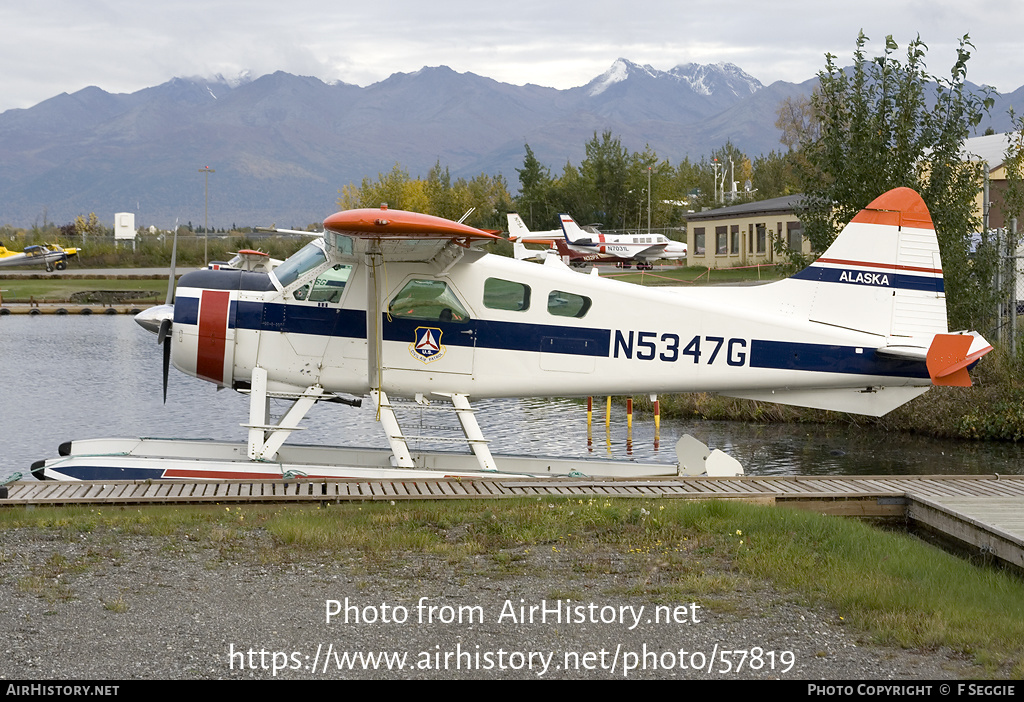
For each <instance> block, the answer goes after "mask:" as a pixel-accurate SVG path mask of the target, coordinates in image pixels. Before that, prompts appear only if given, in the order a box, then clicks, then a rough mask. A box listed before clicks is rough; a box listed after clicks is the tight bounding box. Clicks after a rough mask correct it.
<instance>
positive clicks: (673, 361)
mask: <svg viewBox="0 0 1024 702" xmlns="http://www.w3.org/2000/svg"><path fill="white" fill-rule="evenodd" d="M324 228H325V232H324V234H323V236H322V237H320V238H318V239H315V240H313V241H311V242H310V243H308V244H307V245H306V246H305V247H304V248H302V249H301V250H300V251H298V252H297V253H296V254H294V255H293V256H291V257H290V258H289V259H287V260H286V261H285V262H284V263H282V264H281V265H279V266H277V267H276V268H274V270H273V271H271V272H269V273H261V272H251V271H245V270H230V269H227V270H210V269H206V270H199V271H193V272H189V273H187V274H185V275H184V276H182V277H181V279H180V280H179V282H178V286H177V291H176V295H175V298H174V301H173V304H169V305H164V306H161V307H154V308H151V309H150V310H147V311H145V312H143V313H142V314H140V315H139V316H138V317H137V320H138V322H139V323H140V324H141V325H143V326H144V327H146V328H147V329H149V330H151V331H154V332H156V333H157V335H158V341H159V343H161V344H162V345H163V348H164V376H163V377H164V387H165V392H166V383H167V366H168V363H172V364H173V365H174V367H175V368H177V369H178V370H180V371H182V372H184V373H187V374H189V375H194V376H196V377H199V378H202V379H205V380H207V381H209V382H211V383H214V384H216V385H217V386H218V387H228V388H232V389H234V390H237V391H240V392H243V393H248V394H249V417H248V422H247V423H246V424H244V425H243V426H244V427H246V429H247V430H248V439H247V441H246V442H244V443H226V442H214V441H190V440H180V439H138V438H129V439H92V440H85V441H72V442H69V443H67V444H64V445H62V446H61V448H60V451H59V453H60V454H61V455H60V457H59V458H53V459H48V460H45V461H39V462H37V463H36V464H35V465H34V466H33V473H34V474H35V475H36V476H37V477H41V478H48V479H57V480H61V479H63V480H83V479H108V480H109V479H116V478H126V479H138V478H141V479H145V478H211V479H216V478H248V477H281V476H282V475H284V476H290V475H307V476H311V477H339V478H358V477H368V478H369V477H372V478H384V479H387V478H395V479H399V480H401V479H417V478H422V477H435V478H436V477H438V476H467V477H473V476H489V477H493V476H495V475H496V474H497V475H506V474H511V473H515V474H525V475H536V476H540V475H544V476H549V475H568V474H579V473H582V474H585V475H591V476H603V475H616V476H641V475H643V476H647V475H676V474H678V473H680V472H683V473H694V472H697V473H699V472H703V469H705V468H710V466H711V465H712V463H714V460H713V459H712V458H711V457H709V455H708V454H709V453H710V452H708V451H707V450H706V447H705V448H703V449H702V448H701V446H703V445H700V444H699V442H697V444H698V445H697V446H696V447H695V446H694V444H693V442H688V441H687V440H686V439H684V440H682V441H681V442H680V445H679V446H677V458H678V460H679V462H678V463H676V464H672V465H662V464H636V463H630V462H614V461H612V462H604V461H596V460H593V461H592V460H572V461H570V460H560V459H546V458H526V457H512V456H498V455H492V453H491V451H490V449H489V447H488V444H487V441H486V439H485V437H484V436H483V434H482V432H481V430H480V428H479V425H478V424H477V422H476V418H475V415H474V410H473V407H472V405H471V401H472V400H476V399H480V398H495V397H534V396H535V397H565V396H587V395H626V394H648V393H649V394H659V393H677V392H714V393H720V394H723V395H728V396H733V397H741V398H751V399H755V400H764V401H771V402H780V403H786V404H792V405H799V406H805V407H815V408H822V409H830V410H840V411H845V412H853V413H860V414H867V415H882V414H885V413H887V412H889V411H890V410H892V409H894V408H896V407H898V406H900V405H902V404H903V403H905V402H908V401H909V400H911V399H913V398H915V397H917V396H918V395H920V394H922V393H924V392H925V391H927V390H928V388H929V387H931V386H932V385H970V378H969V376H968V368H969V367H970V366H971V365H972V364H974V363H975V362H976V361H977V360H978V359H979V358H981V357H982V356H983V355H984V354H985V353H987V352H988V351H990V350H991V346H989V344H988V343H987V342H986V341H985V340H984V339H983V338H982V337H981V336H980V335H978V334H977V333H973V332H970V333H968V332H958V333H949V332H948V330H947V322H946V306H945V292H944V286H943V276H942V266H941V263H940V260H939V250H938V242H937V239H936V236H935V231H934V227H933V225H932V222H931V218H930V215H929V213H928V210H927V208H926V206H925V204H924V202H923V200H922V199H921V197H920V196H919V195H918V194H917V193H916V192H914V191H913V190H909V189H906V188H900V189H897V190H893V191H890V192H888V193H886V194H884V195H882V196H880V197H879V198H877V199H876V200H875V201H874V202H872V203H871V204H870V205H869V206H868V207H867V208H866V209H864V210H863V211H861V212H860V213H859V214H858V215H857V216H856V217H854V218H853V220H852V221H851V222H850V223H849V224H848V225H847V226H846V227H845V229H844V230H843V232H842V233H841V234H840V235H839V237H838V238H837V239H836V240H835V242H834V243H833V244H832V246H831V247H829V249H828V250H827V251H826V252H825V253H824V254H823V255H822V256H821V257H820V258H819V259H817V261H815V262H814V263H812V264H811V265H810V266H809V267H808V268H806V269H805V270H803V271H801V272H800V273H798V274H796V275H794V276H793V277H791V278H788V279H785V280H781V281H777V282H774V283H770V284H766V285H762V286H757V287H742V288H727V287H707V288H688V289H678V288H677V289H665V288H645V287H641V286H637V285H633V284H629V283H624V282H620V281H615V280H608V279H604V278H601V277H598V276H593V275H582V274H580V273H579V272H576V271H573V270H571V269H570V268H569V267H567V266H565V265H564V264H563V263H561V261H560V260H559V259H558V258H557V257H554V256H552V257H548V258H547V259H546V260H545V262H544V264H543V265H537V264H534V263H528V262H524V261H517V260H514V259H510V258H506V257H502V256H497V255H492V254H488V253H486V252H484V251H483V250H481V249H480V245H481V244H486V243H488V242H489V241H491V240H493V239H495V238H497V237H496V235H495V234H492V233H490V232H485V231H482V230H479V229H475V228H472V227H469V226H467V225H464V224H460V223H456V222H451V221H448V220H444V219H440V218H437V217H431V216H427V215H422V214H416V213H409V212H402V211H396V210H390V209H388V208H387V207H386V206H382V207H381V208H380V209H361V210H350V211H345V212H339V213H337V214H334V215H332V216H330V217H328V218H327V219H326V220H325V222H324ZM165 397H166V395H165ZM366 397H368V398H369V401H370V402H371V403H372V404H373V406H374V408H375V409H376V411H377V414H378V416H379V419H380V422H381V425H382V427H383V429H384V431H385V433H386V434H387V438H388V442H389V447H390V448H389V449H379V450H371V449H349V448H341V447H318V446H298V445H292V444H286V443H285V440H286V439H287V438H288V437H289V436H290V434H291V433H292V432H294V431H296V430H297V429H299V428H300V427H299V422H300V420H301V419H302V418H303V417H304V416H305V415H306V413H307V412H309V410H310V409H312V407H313V406H314V405H317V404H319V403H348V404H354V403H357V402H360V401H361V400H362V399H363V398H366ZM273 398H283V399H285V400H287V401H289V402H290V403H291V405H290V407H289V409H288V410H287V411H286V412H285V413H284V414H283V416H281V417H280V419H279V421H277V422H273V421H272V417H271V414H270V401H271V399H273ZM399 398H404V399H405V400H406V401H409V402H413V401H415V402H416V403H420V404H423V405H428V404H429V405H434V404H437V403H443V404H445V405H447V406H448V407H449V408H450V409H453V410H454V411H455V413H456V414H457V416H458V418H459V420H460V423H461V426H462V429H463V432H464V433H465V438H466V441H467V442H468V443H469V446H470V448H471V452H470V453H461V454H460V453H454V452H437V453H425V452H416V451H412V450H410V447H409V442H408V439H409V438H411V437H407V436H406V435H405V434H404V433H403V430H402V427H401V426H400V423H399V421H398V419H397V416H396V413H395V401H396V400H397V399H399ZM695 457H696V458H695Z"/></svg>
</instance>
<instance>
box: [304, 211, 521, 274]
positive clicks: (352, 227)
mask: <svg viewBox="0 0 1024 702" xmlns="http://www.w3.org/2000/svg"><path fill="white" fill-rule="evenodd" d="M324 229H325V230H326V231H325V232H324V241H325V242H326V244H327V250H328V252H329V253H330V254H331V255H332V256H333V257H335V258H338V259H340V260H351V259H352V258H354V257H360V256H362V255H364V254H367V253H379V254H381V255H382V256H383V257H384V259H385V260H387V261H427V260H430V259H432V258H434V257H435V256H437V255H438V254H439V253H440V252H441V251H442V250H443V249H445V248H446V247H449V246H451V245H457V246H461V247H463V248H469V247H470V246H471V245H472V244H473V243H475V242H479V241H492V240H495V239H497V240H500V239H502V237H501V236H498V235H497V234H492V233H490V232H485V231H483V230H482V229H476V228H475V227H470V226H468V225H465V224H459V223H458V222H453V221H451V220H448V219H443V218H441V217H434V216H432V215H425V214H420V213H418V212H404V211H402V210H389V209H388V208H387V206H382V207H380V208H379V209H375V208H368V209H361V210H345V211H344V212H337V213H335V214H333V215H331V216H330V217H328V218H327V219H325V220H324Z"/></svg>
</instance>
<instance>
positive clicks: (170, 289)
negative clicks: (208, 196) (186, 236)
mask: <svg viewBox="0 0 1024 702" xmlns="http://www.w3.org/2000/svg"><path fill="white" fill-rule="evenodd" d="M177 257H178V223H177V221H175V223H174V242H173V243H172V244H171V272H170V275H169V276H168V279H167V298H166V300H165V302H164V304H162V305H157V306H156V307H150V308H149V309H148V310H143V311H142V312H140V313H139V314H137V315H135V321H136V322H138V324H139V326H140V327H142V328H143V329H145V330H146V331H150V332H153V333H154V334H156V343H158V344H161V345H162V346H163V347H164V353H163V389H164V404H167V372H168V369H169V368H170V366H171V329H172V328H173V327H174V304H173V300H174V266H175V262H176V260H177Z"/></svg>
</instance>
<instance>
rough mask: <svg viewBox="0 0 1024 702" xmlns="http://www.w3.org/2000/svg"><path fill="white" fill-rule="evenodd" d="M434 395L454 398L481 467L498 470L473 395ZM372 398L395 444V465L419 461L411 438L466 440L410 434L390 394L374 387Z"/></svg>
mask: <svg viewBox="0 0 1024 702" xmlns="http://www.w3.org/2000/svg"><path fill="white" fill-rule="evenodd" d="M434 394H435V395H440V396H441V397H445V398H448V399H449V400H450V401H451V403H452V407H454V408H455V414H456V415H457V416H458V418H459V424H460V425H462V433H463V434H464V435H465V441H466V442H467V443H468V444H469V447H470V448H471V449H472V450H473V455H474V456H476V461H477V464H479V466H480V470H486V471H496V470H498V466H497V464H496V463H495V462H494V457H493V456H491V450H490V449H489V448H488V447H487V439H485V438H484V434H483V432H482V431H480V425H479V424H478V423H477V421H476V415H475V414H474V410H473V408H472V407H471V406H470V404H469V397H468V396H466V395H460V394H457V393H441V392H439V393H434ZM370 397H371V398H372V399H373V402H374V406H375V407H376V408H377V411H378V412H379V414H380V423H381V424H382V425H383V427H384V433H385V434H386V435H387V437H388V444H389V445H390V446H391V453H392V454H394V457H395V465H396V466H398V467H399V468H414V467H416V463H415V460H414V459H413V457H412V454H411V453H410V451H409V443H408V440H409V439H415V440H422V441H462V439H459V438H456V437H441V436H406V435H405V434H404V433H403V432H402V427H401V426H400V424H399V422H398V417H397V415H396V414H395V405H393V404H392V403H391V401H390V400H388V396H387V394H386V393H385V392H384V391H383V390H371V391H370ZM415 406H416V407H417V408H418V409H420V410H444V409H450V408H449V407H448V406H447V403H441V404H440V405H434V404H418V405H415Z"/></svg>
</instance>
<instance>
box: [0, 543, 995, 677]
mask: <svg viewBox="0 0 1024 702" xmlns="http://www.w3.org/2000/svg"><path fill="white" fill-rule="evenodd" d="M269 548H273V545H272V544H271V542H270V539H269V538H268V537H266V536H265V535H264V534H262V533H261V532H259V531H258V530H254V531H252V532H249V533H246V534H245V535H244V536H243V537H241V539H238V538H235V539H233V540H231V542H230V544H223V545H217V544H216V543H209V542H207V543H197V542H189V541H185V540H181V539H180V538H177V537H175V538H171V537H160V536H145V537H139V536H129V537H125V536H123V535H120V534H114V533H111V532H108V533H104V532H102V531H98V532H93V533H89V534H81V535H79V536H77V537H70V538H69V537H66V536H63V535H61V534H58V533H57V532H55V531H52V530H41V529H27V528H26V529H10V530H4V531H0V590H2V595H0V632H3V633H2V639H0V650H2V651H3V655H2V656H0V679H20V680H72V679H92V680H137V679H148V680H152V679H173V680H189V679H272V678H277V679H362V678H365V679H452V680H454V679H467V678H481V679H536V678H544V679H547V678H554V679H623V678H626V679H661V678H686V679H737V678H741V679H742V678H755V679H761V678H765V679H783V680H826V679H841V680H913V679H917V680H922V679H923V680H938V679H953V678H961V677H965V676H971V675H972V669H971V668H970V667H968V665H967V663H966V662H965V661H963V660H961V659H959V658H958V657H957V656H955V655H953V654H952V653H951V652H949V651H927V652H922V651H908V650H903V649H899V648H893V647H884V646H878V645H872V644H869V643H866V642H865V641H863V640H862V636H860V635H859V634H858V632H857V631H855V630H853V628H852V627H850V626H848V625H846V624H844V622H843V621H842V620H841V618H840V617H839V616H838V615H837V614H836V613H835V612H832V611H829V610H828V609H827V608H821V607H808V606H804V605H803V604H801V603H800V598H799V597H798V596H795V595H792V594H786V593H780V592H776V591H773V590H772V589H770V588H768V587H766V586H763V585H759V584H746V581H743V580H741V579H738V581H739V582H740V583H741V584H740V585H738V586H736V587H730V588H727V589H726V591H725V592H724V594H723V593H715V594H712V595H706V596H704V597H695V598H694V599H696V600H697V601H698V602H700V603H701V604H700V605H699V606H698V608H697V609H693V608H691V607H690V602H689V600H688V598H686V597H684V598H682V599H680V598H678V597H676V598H673V599H672V600H666V601H664V602H661V603H659V602H658V601H656V600H655V599H653V598H652V595H649V594H629V593H631V592H635V591H637V590H640V589H644V588H646V590H647V592H651V590H652V587H653V586H656V585H657V582H656V580H657V575H656V573H655V572H653V571H647V572H646V573H645V574H643V575H642V577H643V582H638V578H639V577H641V576H638V575H637V574H636V573H635V572H633V573H628V572H626V569H618V568H615V567H610V568H608V569H609V570H611V571H613V572H612V573H611V574H607V573H603V572H592V571H593V569H585V568H580V560H579V559H578V558H574V557H573V554H572V553H557V552H548V553H544V552H543V551H544V549H542V548H538V549H536V550H535V551H536V552H533V553H529V554H527V555H526V556H525V557H524V558H523V559H522V560H519V561H516V562H515V564H514V567H509V565H508V564H507V563H502V562H500V561H499V560H498V559H495V558H492V557H491V556H478V557H473V558H468V559H466V560H463V561H461V562H459V563H454V564H453V563H449V562H446V561H444V560H439V559H431V558H430V557H428V556H424V555H421V554H399V555H396V556H389V557H387V558H374V559H370V558H367V557H366V556H365V555H360V554H352V555H351V556H341V557H335V556H332V557H331V558H330V559H323V558H318V557H317V556H316V555H309V554H297V555H294V556H290V557H289V558H288V559H286V560H287V562H284V563H282V562H281V561H282V560H284V559H280V558H275V559H270V560H273V561H275V562H273V563H266V562H264V561H266V560H267V558H266V554H267V552H268V549H269ZM278 548H280V547H278ZM261 554H262V555H261ZM278 555H280V554H278ZM608 558H609V561H608V563H609V565H613V560H612V559H614V558H615V556H614V555H609V556H608ZM588 570H589V571H591V572H587V571H588ZM615 571H620V572H615ZM637 585H641V586H643V587H642V588H637V587H636V586H637ZM631 588H632V589H631ZM346 598H347V602H348V604H349V605H350V609H348V610H347V611H348V613H349V614H348V618H349V620H348V622H346V621H345V613H344V611H342V612H341V613H339V614H338V615H337V616H336V617H334V618H333V619H332V621H330V622H328V621H327V616H326V612H327V609H328V603H329V601H332V600H336V601H338V602H339V603H340V604H341V605H344V604H345V602H346ZM423 598H426V599H423ZM658 604H662V605H666V604H667V607H668V609H662V610H660V611H658V610H655V607H656V606H657V605H658ZM421 605H422V607H421ZM545 605H546V606H547V607H548V608H549V609H553V610H555V611H557V612H560V613H561V614H562V621H561V622H559V621H558V615H557V614H555V613H554V612H552V611H549V613H548V615H547V620H546V621H542V614H541V610H540V609H535V610H534V616H533V621H532V622H531V621H529V615H530V608H531V607H534V608H540V607H543V606H545ZM641 607H642V608H643V609H642V610H641V609H640V608H641ZM522 608H526V609H525V615H526V616H525V619H526V621H523V619H524V617H523V616H522V615H523V614H524V610H523V609H522ZM666 613H667V614H668V615H671V619H672V621H671V622H665V621H664V619H665V618H666V616H667V615H666ZM460 614H461V616H462V619H463V621H462V622H461V623H460V622H459V621H458V617H459V615H460ZM656 615H660V616H661V618H662V620H663V621H662V622H661V623H658V622H657V621H656V620H655V617H656ZM357 618H358V622H357V621H356V619H357ZM403 618H404V621H401V620H402V619H403ZM431 618H432V620H431ZM570 619H571V621H570ZM367 620H374V621H367ZM385 620H387V621H385ZM396 620H398V621H396ZM580 620H582V621H580ZM449 621H450V623H448V622H449ZM758 649H760V653H759V655H751V654H747V656H746V658H745V659H744V657H743V654H741V653H738V651H740V650H748V651H751V652H752V654H758ZM724 651H729V652H730V653H723V652H724ZM346 652H348V653H349V654H363V655H366V654H375V653H378V652H380V653H388V654H395V655H397V656H402V655H403V654H404V666H403V668H402V669H401V670H398V669H397V667H396V665H395V659H391V667H390V668H389V667H388V665H387V664H386V663H381V662H380V661H378V663H377V665H376V666H373V665H367V666H363V665H362V664H361V663H358V659H357V663H356V664H355V665H353V666H347V665H345V660H344V659H342V656H343V655H344V654H345V653H346ZM741 663H742V668H741V669H740V670H739V671H736V667H737V666H738V665H740V664H741ZM645 664H646V665H645ZM729 667H731V668H732V670H729V669H728V668H729ZM973 673H974V675H976V674H977V671H976V670H974V671H973Z"/></svg>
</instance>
